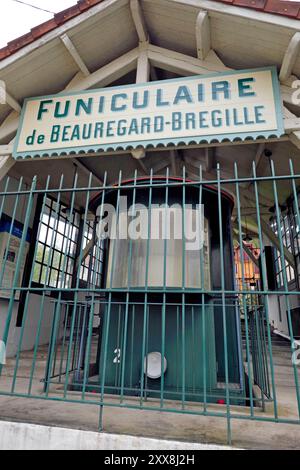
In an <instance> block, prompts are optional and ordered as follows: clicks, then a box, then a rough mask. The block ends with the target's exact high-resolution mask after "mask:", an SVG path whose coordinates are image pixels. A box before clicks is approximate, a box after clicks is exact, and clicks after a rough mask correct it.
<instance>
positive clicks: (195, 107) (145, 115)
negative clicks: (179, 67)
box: [14, 67, 283, 158]
mask: <svg viewBox="0 0 300 470" xmlns="http://www.w3.org/2000/svg"><path fill="white" fill-rule="evenodd" d="M282 134H283V121H282V112H281V100H280V92H279V85H278V80H277V72H276V69H275V68H273V67H270V68H264V69H257V70H246V71H239V72H228V73H224V74H214V75H210V76H202V75H201V76H193V77H185V78H180V79H174V80H167V81H160V82H152V83H147V84H141V85H129V86H122V87H113V88H105V89H100V90H89V91H86V92H80V93H68V94H59V95H53V96H47V97H41V98H30V99H28V100H26V101H25V104H24V108H23V110H22V118H21V124H20V128H19V131H18V136H17V139H16V144H15V149H14V157H15V158H20V157H22V158H25V157H35V156H51V155H62V154H63V155H66V154H74V153H75V154H76V153H91V152H100V151H107V150H117V149H122V150H125V149H132V148H137V147H144V148H147V147H157V146H167V145H170V146H173V145H179V144H180V145H182V144H186V145H188V144H191V143H193V144H195V143H196V144H197V143H205V142H207V143H209V142H212V141H218V142H221V141H223V140H230V141H233V140H235V139H242V140H244V139H247V138H250V139H251V138H252V139H256V138H259V137H264V138H267V137H270V136H272V137H279V136H280V135H282Z"/></svg>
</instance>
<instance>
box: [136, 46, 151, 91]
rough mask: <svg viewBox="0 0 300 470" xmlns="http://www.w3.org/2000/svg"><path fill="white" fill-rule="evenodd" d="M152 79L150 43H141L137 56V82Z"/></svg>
mask: <svg viewBox="0 0 300 470" xmlns="http://www.w3.org/2000/svg"><path fill="white" fill-rule="evenodd" d="M149 79H150V62H149V57H148V43H144V44H141V45H140V47H139V54H138V58H137V70H136V83H146V82H149Z"/></svg>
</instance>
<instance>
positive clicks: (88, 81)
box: [0, 48, 139, 141]
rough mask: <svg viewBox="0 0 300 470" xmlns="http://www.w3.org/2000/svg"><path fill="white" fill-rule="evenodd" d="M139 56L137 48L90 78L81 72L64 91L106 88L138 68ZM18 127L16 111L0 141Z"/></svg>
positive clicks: (4, 123)
mask: <svg viewBox="0 0 300 470" xmlns="http://www.w3.org/2000/svg"><path fill="white" fill-rule="evenodd" d="M138 55H139V49H138V48H136V49H133V50H131V51H130V52H127V53H126V54H124V55H122V56H121V57H118V59H115V60H113V61H112V62H110V63H109V64H108V65H105V66H104V67H102V68H100V69H99V70H97V71H96V72H94V73H92V74H90V75H89V76H88V77H85V76H83V74H82V72H80V73H79V74H76V76H75V77H74V78H73V79H72V81H71V83H70V84H69V85H68V86H67V87H66V88H65V89H64V90H62V91H81V90H87V89H89V88H92V87H93V86H96V85H98V86H102V87H105V86H107V85H109V84H110V83H112V82H114V81H115V80H117V79H118V78H120V77H122V76H124V75H126V74H127V73H129V72H131V71H132V70H134V69H135V68H136V66H137V60H138ZM18 126H19V116H18V115H17V114H16V112H15V111H14V112H13V113H11V114H10V115H9V116H8V117H7V118H6V119H5V121H4V122H3V123H2V125H1V127H0V141H3V140H6V139H7V138H9V137H12V136H13V135H14V134H15V133H16V132H17V130H18Z"/></svg>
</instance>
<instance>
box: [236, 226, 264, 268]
mask: <svg viewBox="0 0 300 470" xmlns="http://www.w3.org/2000/svg"><path fill="white" fill-rule="evenodd" d="M238 233H239V232H238V230H237V229H234V230H233V236H234V238H235V240H236V241H237V242H238V246H239V247H240V239H239V236H238ZM240 249H241V250H243V251H244V252H245V253H246V255H247V256H249V258H250V259H251V261H252V263H254V264H255V266H257V267H259V260H258V258H256V256H254V254H253V253H252V251H251V250H250V248H249V246H248V245H247V243H246V242H244V241H242V247H240Z"/></svg>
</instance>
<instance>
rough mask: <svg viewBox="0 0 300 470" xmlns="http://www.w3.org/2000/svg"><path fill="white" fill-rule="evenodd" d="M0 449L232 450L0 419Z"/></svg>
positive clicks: (215, 446) (214, 446)
mask: <svg viewBox="0 0 300 470" xmlns="http://www.w3.org/2000/svg"><path fill="white" fill-rule="evenodd" d="M0 450H110V451H113V450H151V451H152V450H192V451H193V450H194V451H195V450H230V448H229V447H225V446H224V447H222V446H217V445H208V444H198V443H192V442H179V441H171V440H168V441H167V440H162V439H150V438H145V437H135V436H127V435H119V434H106V433H96V432H90V431H80V430H76V429H64V428H54V427H48V426H37V425H34V424H23V423H10V422H4V421H0Z"/></svg>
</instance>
